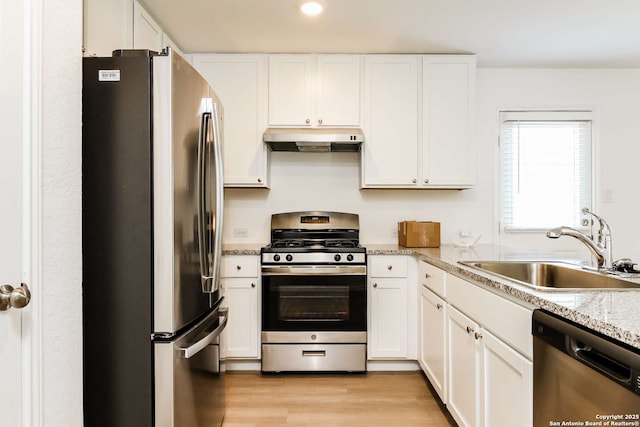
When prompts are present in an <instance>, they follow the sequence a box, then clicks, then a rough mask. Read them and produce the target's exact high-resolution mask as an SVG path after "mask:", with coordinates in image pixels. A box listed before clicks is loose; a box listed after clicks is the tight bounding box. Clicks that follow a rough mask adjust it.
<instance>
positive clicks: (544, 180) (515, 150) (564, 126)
mask: <svg viewBox="0 0 640 427" xmlns="http://www.w3.org/2000/svg"><path fill="white" fill-rule="evenodd" d="M500 121H501V134H500V155H501V159H500V164H501V168H500V175H501V176H500V185H501V213H502V217H501V229H502V231H506V232H509V231H538V230H545V231H546V230H548V229H549V228H553V227H557V226H560V225H564V226H569V227H574V228H583V226H582V208H584V207H588V208H591V203H592V170H593V165H592V153H591V151H592V141H591V114H590V113H588V112H567V111H563V112H542V111H536V112H532V111H528V112H524V111H518V112H502V113H501V114H500Z"/></svg>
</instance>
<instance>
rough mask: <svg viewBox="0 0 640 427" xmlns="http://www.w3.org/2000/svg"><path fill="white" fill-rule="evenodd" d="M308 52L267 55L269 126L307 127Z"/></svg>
mask: <svg viewBox="0 0 640 427" xmlns="http://www.w3.org/2000/svg"><path fill="white" fill-rule="evenodd" d="M312 73H313V57H312V56H311V55H269V126H311V119H312V111H311V105H312V94H313V87H312Z"/></svg>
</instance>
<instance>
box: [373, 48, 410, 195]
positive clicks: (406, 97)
mask: <svg viewBox="0 0 640 427" xmlns="http://www.w3.org/2000/svg"><path fill="white" fill-rule="evenodd" d="M418 101H419V91H418V57H417V56H413V55H367V56H366V57H365V60H364V105H363V109H364V115H363V131H364V137H365V142H364V143H363V146H362V168H361V171H362V184H363V187H411V186H415V185H416V183H417V179H418V163H417V161H416V159H417V154H418Z"/></svg>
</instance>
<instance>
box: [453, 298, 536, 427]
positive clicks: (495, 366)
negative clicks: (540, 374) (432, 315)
mask: <svg viewBox="0 0 640 427" xmlns="http://www.w3.org/2000/svg"><path fill="white" fill-rule="evenodd" d="M448 327H449V368H450V369H449V384H448V385H449V396H448V397H449V401H448V402H447V407H448V408H449V412H450V413H451V415H452V416H453V418H454V419H455V420H456V422H457V423H458V425H460V426H469V427H473V426H483V427H511V426H522V427H527V426H531V425H532V421H533V363H532V362H531V361H530V360H528V359H526V358H525V357H523V356H522V355H520V354H519V353H518V352H517V351H515V350H514V349H512V348H511V347H509V346H508V345H507V344H505V343H504V342H503V341H501V340H499V339H498V338H496V336H495V335H493V334H492V333H491V332H489V331H487V330H485V329H483V328H481V327H480V326H479V325H478V324H477V323H476V322H474V321H473V320H471V319H469V318H468V317H467V316H465V315H464V314H462V313H460V312H459V311H458V310H456V309H455V308H452V307H449V314H448Z"/></svg>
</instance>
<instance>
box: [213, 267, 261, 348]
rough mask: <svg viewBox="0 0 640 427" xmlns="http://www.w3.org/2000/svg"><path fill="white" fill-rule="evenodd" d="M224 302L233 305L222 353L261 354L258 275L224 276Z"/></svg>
mask: <svg viewBox="0 0 640 427" xmlns="http://www.w3.org/2000/svg"><path fill="white" fill-rule="evenodd" d="M221 285H222V293H223V295H224V298H225V299H224V304H225V305H226V306H227V307H229V320H228V321H227V327H226V328H225V329H224V331H223V332H222V338H221V341H222V346H221V347H222V356H223V357H225V358H258V357H259V353H258V349H259V342H260V336H259V334H260V326H259V324H258V319H259V316H258V294H259V288H260V286H259V283H258V279H257V278H233V279H222V281H221Z"/></svg>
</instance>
